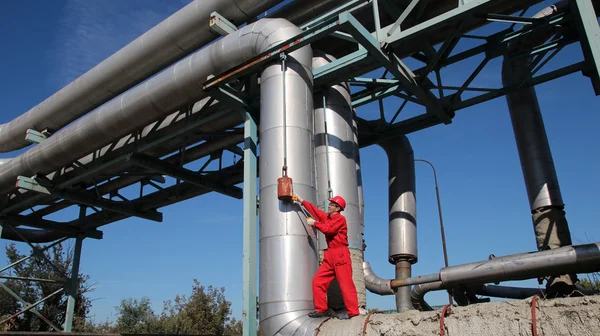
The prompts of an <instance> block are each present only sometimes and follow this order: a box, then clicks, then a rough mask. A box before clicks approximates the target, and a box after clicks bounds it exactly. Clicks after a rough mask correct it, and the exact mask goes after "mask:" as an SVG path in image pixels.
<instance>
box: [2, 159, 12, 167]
mask: <svg viewBox="0 0 600 336" xmlns="http://www.w3.org/2000/svg"><path fill="white" fill-rule="evenodd" d="M10 160H12V159H0V166H2V165H5V164H6V163H8V162H9V161H10Z"/></svg>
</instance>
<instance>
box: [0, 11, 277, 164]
mask: <svg viewBox="0 0 600 336" xmlns="http://www.w3.org/2000/svg"><path fill="white" fill-rule="evenodd" d="M281 1H282V0H194V1H192V2H191V3H189V4H188V5H187V6H185V7H183V8H182V9H180V10H179V11H177V12H176V13H174V14H173V15H171V16H170V17H168V18H167V19H165V20H164V21H162V22H161V23H159V24H158V25H156V26H155V27H153V28H152V29H150V30H148V31H147V32H146V33H144V34H143V35H141V36H140V37H138V38H137V39H135V40H134V41H133V42H131V43H129V44H128V45H126V46H125V47H123V48H122V49H121V50H119V51H117V52H116V53H114V54H113V55H112V56H110V57H108V58H107V59H106V60H104V61H102V62H101V63H100V64H98V65H96V66H95V67H93V68H92V69H90V70H89V71H88V72H86V73H85V74H83V75H81V76H80V77H79V78H77V79H76V80H74V81H73V82H71V83H69V84H68V85H67V86H65V87H64V88H62V89H61V90H60V91H58V92H57V93H55V94H54V95H52V96H50V97H48V98H47V99H46V100H44V101H43V102H41V103H40V104H38V105H37V106H35V107H33V108H32V109H31V110H29V111H27V112H25V113H24V114H22V115H20V116H19V117H17V118H16V119H14V120H12V121H10V122H8V123H6V124H3V125H0V152H9V151H12V150H17V149H20V148H23V147H26V146H28V145H29V143H28V142H27V141H25V132H26V131H27V129H35V130H37V131H40V132H41V131H43V130H45V129H50V130H51V131H52V132H56V131H58V130H59V129H61V128H63V127H64V126H65V125H67V124H69V123H70V122H72V121H74V120H76V119H77V118H79V117H81V116H83V115H85V114H86V113H88V112H89V111H91V110H92V109H95V108H97V107H98V106H100V105H102V104H104V103H106V102H107V101H109V100H110V99H112V98H114V97H116V96H117V95H119V94H121V93H123V92H124V91H125V90H128V89H130V88H132V87H133V86H134V85H136V84H138V83H140V82H142V81H143V80H145V79H146V78H148V77H149V76H151V75H153V74H155V73H157V72H158V71H160V70H161V69H163V68H164V67H166V66H167V65H169V64H171V63H173V62H175V61H177V60H179V59H181V58H182V57H184V56H186V55H188V54H190V53H191V52H193V51H195V50H197V49H198V48H200V47H202V46H203V45H205V44H207V43H209V42H211V41H212V40H214V39H216V38H217V37H219V36H218V35H216V34H214V33H212V32H211V31H210V30H209V17H210V14H211V12H213V11H217V12H219V14H221V15H222V16H224V17H225V18H227V19H228V20H229V21H231V22H233V23H235V24H236V25H239V24H241V23H243V22H246V21H248V20H250V19H253V18H254V17H255V16H256V15H258V14H261V13H262V12H264V11H265V10H266V9H268V8H271V7H272V6H274V5H276V4H277V3H279V2H281ZM180 67H181V66H180ZM203 80H204V78H200V81H203ZM153 83H156V82H153ZM129 97H131V96H126V97H125V98H129ZM120 102H121V99H116V100H115V101H113V102H112V103H113V104H112V105H113V106H115V104H118V103H120ZM155 102H156V103H159V102H157V101H155ZM146 103H147V104H150V103H149V102H146ZM105 111H106V110H105ZM149 116H152V114H151V113H149ZM84 130H85V129H82V131H84ZM55 136H56V135H55Z"/></svg>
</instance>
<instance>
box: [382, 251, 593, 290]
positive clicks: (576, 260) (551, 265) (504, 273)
mask: <svg viewBox="0 0 600 336" xmlns="http://www.w3.org/2000/svg"><path fill="white" fill-rule="evenodd" d="M598 271H600V242H597V243H592V244H584V245H571V246H563V247H560V248H556V249H552V250H546V251H541V252H530V253H519V254H513V255H508V256H504V257H497V258H494V259H490V260H485V261H480V262H474V263H469V264H463V265H457V266H450V267H445V268H442V269H441V270H440V273H436V274H430V275H425V276H420V277H414V278H409V279H405V280H391V287H392V288H397V287H403V286H410V285H416V284H422V283H431V282H436V281H442V282H443V284H444V286H448V287H452V286H455V285H460V284H469V283H486V282H496V281H509V280H525V279H532V278H537V277H540V276H553V275H556V274H562V273H592V272H598Z"/></svg>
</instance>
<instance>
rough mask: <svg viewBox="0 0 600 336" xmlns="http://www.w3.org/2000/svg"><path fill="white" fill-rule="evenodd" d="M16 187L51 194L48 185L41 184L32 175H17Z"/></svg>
mask: <svg viewBox="0 0 600 336" xmlns="http://www.w3.org/2000/svg"><path fill="white" fill-rule="evenodd" d="M17 188H20V189H25V190H27V191H35V192H38V193H42V194H46V195H51V194H52V192H51V190H50V186H48V185H41V184H40V183H39V180H38V179H36V178H35V176H34V177H26V176H19V177H17Z"/></svg>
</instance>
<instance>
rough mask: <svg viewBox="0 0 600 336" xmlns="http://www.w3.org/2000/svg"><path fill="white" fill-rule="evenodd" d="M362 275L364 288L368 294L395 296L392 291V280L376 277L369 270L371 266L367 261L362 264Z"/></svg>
mask: <svg viewBox="0 0 600 336" xmlns="http://www.w3.org/2000/svg"><path fill="white" fill-rule="evenodd" d="M363 273H364V276H365V286H366V287H367V290H369V292H371V293H375V294H379V295H394V294H395V292H394V290H393V289H392V280H389V279H382V278H380V277H378V276H377V275H376V274H375V273H374V272H373V270H372V269H371V264H370V263H369V262H368V261H364V262H363Z"/></svg>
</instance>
